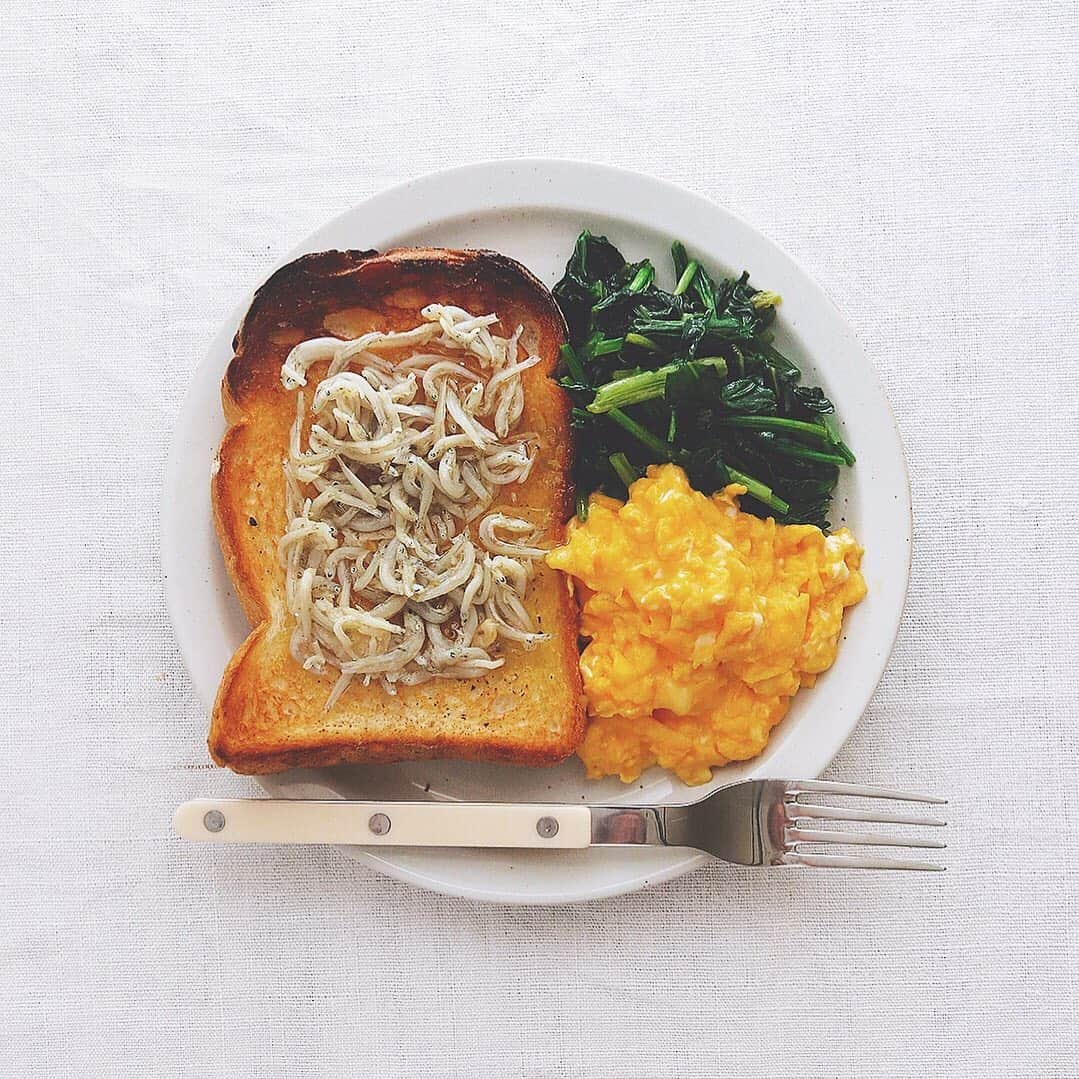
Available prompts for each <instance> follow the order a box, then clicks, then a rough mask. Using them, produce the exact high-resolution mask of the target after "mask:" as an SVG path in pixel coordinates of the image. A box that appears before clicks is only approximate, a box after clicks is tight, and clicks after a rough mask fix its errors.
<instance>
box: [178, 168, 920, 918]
mask: <svg viewBox="0 0 1079 1079" xmlns="http://www.w3.org/2000/svg"><path fill="white" fill-rule="evenodd" d="M583 226H588V227H589V228H590V229H592V230H593V231H594V232H599V233H605V234H606V235H608V236H609V237H610V238H611V239H612V240H613V241H614V242H615V243H616V244H617V245H618V247H620V248H621V249H622V251H623V252H624V253H625V255H626V257H627V258H628V259H631V260H636V259H639V258H642V257H644V256H649V257H650V258H652V260H653V261H654V262H655V263H656V265H657V267H659V268H660V272H661V273H662V272H663V271H664V270H665V269H666V270H667V272H668V275H669V254H668V251H669V246H670V241H671V239H672V238H673V237H679V238H681V239H682V240H684V241H685V243H686V244H687V245H688V246H689V248H690V250H691V251H692V252H693V254H694V255H695V256H697V257H700V258H702V259H703V260H704V261H705V263H706V265H708V267H709V268H710V269H711V270H712V271H713V272H717V273H730V272H739V271H741V270H742V269H743V268H746V269H749V270H750V271H751V272H752V274H753V280H754V281H755V282H756V283H757V284H758V285H759V286H762V287H765V288H769V289H773V290H774V291H776V292H779V293H781V294H782V296H783V305H782V307H781V308H780V317H779V319H778V335H777V336H778V343H779V345H780V347H781V348H782V349H783V351H784V352H786V353H787V354H788V355H790V356H791V357H792V359H794V360H795V361H796V362H798V363H800V364H802V365H803V367H804V370H805V372H806V376H807V381H809V382H813V383H818V382H819V383H820V384H821V385H823V387H824V389H825V391H826V392H827V393H828V395H829V396H830V397H831V398H832V400H833V401H834V402H835V404H836V409H837V412H838V414H839V416H840V417H841V418H842V421H843V427H844V429H845V435H846V440H847V442H848V443H849V444H850V445H851V446H852V447H853V449H854V452H855V453H856V454H857V455H858V463H857V465H856V466H855V467H854V468H853V469H850V470H845V471H844V476H843V480H842V482H841V487H840V489H839V492H838V494H837V498H836V502H835V504H834V508H833V511H832V520H833V523H836V524H838V523H846V524H849V525H850V526H851V527H852V528H853V530H854V532H855V534H856V535H857V536H858V537H859V539H860V540H861V541H862V542H863V543H864V545H865V547H866V556H865V562H864V570H865V574H866V579H867V581H868V584H869V596H868V598H867V599H866V600H865V601H864V602H863V603H861V604H860V605H859V606H857V607H856V608H854V609H853V610H852V611H851V612H850V613H849V614H848V615H847V619H846V625H845V630H844V635H843V636H844V641H843V644H842V646H841V648H840V650H839V657H838V659H837V661H836V663H835V666H834V667H833V668H832V669H831V671H829V672H828V673H827V674H826V675H825V676H824V677H823V678H821V679H820V681H819V682H818V683H817V685H816V686H815V687H814V688H813V689H811V690H807V691H805V692H803V693H801V694H799V695H798V696H797V697H796V698H795V701H794V705H793V707H792V708H791V711H790V714H789V715H788V716H787V717H786V718H785V719H784V720H783V722H782V723H781V724H780V725H779V727H778V728H777V729H776V730H775V732H774V734H773V736H772V740H771V742H770V744H769V746H768V748H767V750H766V751H765V753H764V754H763V755H762V756H760V757H758V758H757V759H756V760H752V761H748V762H746V763H744V764H740V765H730V766H728V767H727V768H724V769H722V770H721V771H720V772H718V773H717V774H716V777H715V780H714V782H713V786H715V785H719V784H723V783H729V782H731V781H734V780H738V779H743V778H749V777H756V776H772V777H784V776H793V777H801V778H804V777H808V776H816V775H819V774H820V772H821V771H822V770H823V769H824V768H825V766H826V765H827V764H828V762H829V761H830V760H831V759H832V757H833V756H834V755H835V754H836V752H837V751H838V750H839V748H840V746H841V745H842V744H843V742H844V740H845V739H846V738H847V736H848V735H849V734H850V732H851V731H852V730H853V729H854V727H855V725H856V724H857V722H858V719H859V717H860V716H861V714H862V711H863V710H864V708H865V706H866V704H867V703H868V702H869V699H870V697H871V695H872V693H873V690H874V688H875V687H876V684H877V681H878V679H879V678H880V676H881V673H882V671H883V670H884V665H885V663H886V661H887V659H888V655H889V653H890V652H891V648H892V643H893V641H894V639H895V635H896V631H897V629H898V626H899V620H900V617H901V614H902V609H903V602H904V597H905V595H906V588H907V576H908V571H909V566H910V542H911V512H910V492H909V486H908V481H907V474H906V465H905V462H904V460H903V450H902V446H901V444H900V440H899V435H898V432H897V431H896V427H895V422H894V420H893V418H892V415H891V412H890V410H889V408H888V403H887V401H886V400H885V397H884V394H883V392H882V390H881V387H880V384H879V382H878V381H877V377H876V375H875V373H874V371H873V368H872V366H871V365H870V363H869V361H868V360H867V358H866V356H865V354H864V353H863V351H862V349H861V347H860V346H859V344H858V342H857V340H856V339H855V337H854V334H853V333H852V331H851V329H850V327H849V326H848V325H847V323H846V322H845V321H844V319H843V317H842V315H840V313H839V312H838V311H837V310H836V308H835V307H834V306H833V305H832V303H831V301H830V300H829V299H828V298H827V297H826V296H825V295H824V293H823V292H822V291H821V290H820V288H819V287H818V286H817V285H816V284H814V283H813V281H812V279H811V278H810V277H809V276H808V274H806V272H805V271H804V270H803V269H801V268H800V267H799V266H798V265H797V264H796V263H795V262H794V261H793V260H792V259H791V258H790V257H789V256H788V255H786V254H784V253H783V252H782V251H781V250H779V248H777V247H776V246H775V245H774V244H773V243H771V241H769V240H767V239H765V238H764V237H763V236H761V235H760V233H758V232H756V231H755V230H754V229H753V228H752V227H751V226H749V225H748V224H746V223H745V222H744V221H741V220H740V219H739V218H737V217H735V216H734V215H732V214H730V213H728V212H727V211H726V210H723V209H721V208H720V207H718V206H715V205H713V204H712V203H710V202H707V201H706V200H705V199H703V198H700V197H699V196H697V195H693V194H691V193H689V192H688V191H684V190H682V189H681V188H678V187H674V186H672V185H670V184H667V183H664V182H661V181H659V180H655V179H651V178H649V177H645V176H639V175H637V174H635V173H630V172H625V171H622V170H619V169H613V168H608V167H605V166H599V165H590V164H584V163H579V162H569V161H542V160H538V161H537V160H530V161H499V162H490V163H487V164H481V165H470V166H467V167H465V168H460V169H454V170H451V171H448V172H442V173H437V174H434V175H430V176H425V177H422V178H421V179H418V180H414V181H412V182H411V183H407V184H403V185H402V186H400V187H396V188H393V189H392V190H390V191H386V192H384V193H383V194H381V195H378V196H376V197H375V198H372V199H370V200H368V201H367V202H364V203H362V204H361V205H359V206H357V207H355V208H354V209H352V210H350V211H348V213H345V214H343V215H342V216H341V217H338V218H337V219H336V220H334V221H331V222H330V223H329V224H327V225H325V226H324V227H323V228H321V229H319V230H318V231H317V232H315V233H314V234H312V235H311V236H309V237H308V238H307V240H305V241H304V242H303V243H302V244H301V245H300V246H299V247H298V248H296V250H294V251H292V252H291V253H290V254H289V255H288V256H287V258H286V259H284V260H283V261H289V260H291V259H293V258H296V257H297V256H298V255H302V254H306V253H308V252H311V251H322V250H326V249H328V248H379V249H385V248H389V247H395V246H399V245H407V244H423V245H432V246H444V247H483V248H491V249H493V250H496V251H501V252H503V253H505V254H507V255H510V256H512V257H513V258H516V259H519V260H520V261H521V262H522V263H524V265H525V266H527V267H529V269H531V270H532V271H533V272H535V273H536V274H537V275H538V276H539V277H540V278H541V279H542V280H544V281H545V282H547V283H548V284H554V282H555V281H557V280H558V278H559V277H560V276H561V273H562V269H563V266H564V264H565V260H566V258H567V257H568V255H569V252H570V250H571V248H572V246H573V241H574V238H575V237H576V235H577V233H578V232H579V231H580V229H581V228H582V227H583ZM253 284H257V282H256V283H253ZM252 291H254V290H253V289H252ZM249 300H250V297H247V298H245V299H244V301H243V303H242V304H241V305H240V306H239V307H238V308H237V311H236V313H235V315H234V316H233V317H232V318H230V319H229V320H228V322H227V323H226V324H225V325H224V326H222V327H221V331H220V332H219V333H218V335H217V337H216V338H215V339H214V341H213V343H212V345H211V346H210V349H209V352H208V353H207V355H206V357H205V359H204V360H203V362H202V364H201V366H200V367H199V369H198V371H197V372H196V374H195V378H194V381H193V383H192V385H191V389H190V391H189V392H188V395H187V397H186V399H185V401H184V404H183V407H182V409H181V412H180V416H179V421H178V423H177V427H176V431H175V435H174V438H173V443H172V449H171V455H170V460H169V467H168V472H167V479H166V490H165V497H164V502H163V507H162V563H163V568H164V573H165V592H166V598H167V601H168V607H169V612H170V614H171V616H172V621H173V625H174V627H175V630H176V636H177V639H178V641H179V644H180V649H181V651H182V653H183V656H184V659H185V661H186V663H187V667H188V670H189V671H190V673H191V677H192V679H193V681H194V683H195V688H196V690H197V691H198V693H199V696H200V697H201V698H202V700H203V701H204V702H205V704H206V706H207V708H209V707H210V705H211V704H212V702H213V698H214V694H215V692H216V690H217V684H218V681H219V679H220V677H221V672H222V670H223V669H224V666H225V664H226V662H227V661H228V659H229V657H230V656H231V655H232V653H233V651H234V650H235V649H236V648H237V647H238V646H239V644H240V643H241V641H242V640H243V639H244V637H245V636H246V634H247V625H246V623H245V621H244V618H243V615H242V614H241V612H240V609H239V606H238V604H237V602H236V600H235V598H234V596H233V593H232V588H231V586H230V584H229V580H228V577H227V575H226V573H225V567H224V564H223V562H222V559H221V555H220V552H219V550H218V546H217V540H216V538H215V535H214V529H213V522H212V520H211V515H210V501H209V475H210V464H211V460H212V458H213V454H214V451H215V449H216V447H217V443H218V441H219V439H220V438H221V435H222V434H223V432H224V420H223V418H222V415H221V406H220V401H219V397H218V391H219V385H220V381H221V376H222V374H223V373H224V371H225V367H226V366H227V364H228V362H229V359H230V358H231V355H232V348H231V345H232V337H233V334H234V332H235V330H236V326H237V324H238V323H239V320H240V318H241V316H242V314H243V312H244V311H245V310H246V308H247V306H248V303H249ZM261 782H262V785H263V786H264V787H265V788H266V790H267V791H268V792H269V793H270V794H272V795H275V796H278V797H289V798H310V797H322V798H325V797H333V796H335V795H336V796H340V797H353V798H365V797H366V798H382V799H390V798H397V799H418V798H439V799H477V800H484V801H570V802H613V801H620V800H621V801H628V800H634V801H637V800H639V801H648V802H663V801H667V800H670V801H675V800H685V799H686V798H687V797H688V798H699V797H701V796H703V795H704V794H706V793H707V792H708V791H709V790H710V789H711V787H710V786H709V787H693V788H687V787H685V786H684V785H683V784H682V783H680V782H679V781H677V780H673V779H671V778H670V777H669V776H668V775H666V774H665V773H663V772H661V771H659V770H658V769H654V770H652V771H651V772H649V773H647V774H646V775H644V776H643V777H642V778H641V780H640V781H639V782H638V783H634V784H632V785H631V786H630V787H628V788H627V787H625V786H624V785H622V784H621V783H619V782H617V781H616V780H608V781H603V782H589V781H586V780H585V778H584V771H583V769H582V767H581V765H580V763H579V762H578V761H577V760H576V759H574V760H571V761H569V762H567V763H565V764H563V765H561V766H559V767H557V768H552V769H522V768H512V767H509V766H500V765H477V764H470V763H463V762H454V761H419V762H409V763H404V764H396V765H381V766H368V767H352V768H335V769H323V770H319V771H304V772H290V773H285V774H282V775H277V776H267V777H263V778H262V780H261ZM342 850H343V851H344V853H345V854H347V855H348V856H349V857H352V858H357V859H359V860H361V861H364V862H367V863H368V864H369V865H372V866H374V867H375V868H377V869H380V870H382V871H383V872H385V873H389V874H390V875H392V876H394V877H398V878H400V879H401V880H406V881H409V882H411V883H413V884H417V885H420V886H422V887H425V888H431V889H434V890H436V891H440V892H444V893H448V894H453V895H460V896H468V897H472V898H477V899H488V900H494V901H499V902H511V903H564V902H572V901H576V900H581V899H590V898H596V897H600V896H605V895H615V894H619V893H622V892H629V891H633V890H635V889H638V888H643V887H645V886H647V885H649V884H654V883H657V882H659V881H663V880H669V879H670V878H672V877H676V876H679V875H680V874H682V873H685V872H687V871H688V870H690V869H692V868H694V867H695V866H697V865H700V864H702V863H703V862H704V861H705V858H704V857H703V856H701V855H696V854H692V853H690V852H687V851H685V850H673V849H644V850H609V849H606V850H605V849H596V850H591V851H582V852H554V851H550V852H548V851H527V852H514V851H508V852H506V851H467V850H465V851H445V850H418V849H401V850H392V849H391V850H385V849H384V850H381V851H379V852H377V853H373V852H370V851H365V850H363V849H362V848H360V847H345V848H342Z"/></svg>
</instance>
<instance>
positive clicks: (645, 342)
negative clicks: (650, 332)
mask: <svg viewBox="0 0 1079 1079" xmlns="http://www.w3.org/2000/svg"><path fill="white" fill-rule="evenodd" d="M622 340H623V341H624V342H625V343H626V344H627V345H636V346H637V347H638V348H646V349H648V351H649V352H658V351H659V345H657V344H656V343H655V341H653V340H652V338H651V337H645V336H644V334H641V333H627V334H626V336H625V337H623V338H622Z"/></svg>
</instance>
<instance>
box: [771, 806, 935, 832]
mask: <svg viewBox="0 0 1079 1079" xmlns="http://www.w3.org/2000/svg"><path fill="white" fill-rule="evenodd" d="M787 812H788V814H789V815H790V816H791V817H792V818H794V819H795V820H804V819H805V818H807V817H808V818H811V819H814V820H855V821H861V822H863V823H866V824H911V825H918V826H920V825H924V826H926V827H928V828H943V827H944V826H945V824H946V823H947V822H946V821H942V820H938V819H937V818H936V817H920V816H907V815H906V814H903V813H887V812H885V811H884V810H879V809H840V808H839V807H838V806H816V805H806V804H804V803H802V802H789V803H788V804H787Z"/></svg>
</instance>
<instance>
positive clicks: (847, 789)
mask: <svg viewBox="0 0 1079 1079" xmlns="http://www.w3.org/2000/svg"><path fill="white" fill-rule="evenodd" d="M787 793H788V794H850V795H854V796H856V797H859V798H893V799H895V801H897V802H927V803H928V804H930V805H938V806H943V805H947V804H948V799H947V798H937V797H936V796H935V795H933V794H914V793H912V792H910V791H892V790H888V788H887V787H863V786H862V785H861V784H860V783H829V782H828V781H826V780H820V779H795V780H792V781H791V782H790V783H788V784H787Z"/></svg>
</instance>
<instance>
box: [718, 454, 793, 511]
mask: <svg viewBox="0 0 1079 1079" xmlns="http://www.w3.org/2000/svg"><path fill="white" fill-rule="evenodd" d="M727 471H728V472H729V473H730V477H731V480H732V481H733V482H734V483H740V484H741V485H742V486H743V487H744V488H745V489H746V494H750V495H752V496H753V497H754V498H755V499H756V500H757V501H758V502H763V503H764V504H765V505H766V506H767V507H768V508H769V509H771V510H775V511H776V513H780V514H786V513H789V512H790V504H789V503H787V502H784V501H783V499H782V498H780V497H779V495H777V494H776V493H775V492H774V491H773V490H772V488H771V487H769V486H768V485H767V484H764V483H761V481H760V480H755V479H754V478H753V477H752V476H747V475H746V474H745V473H744V472H739V471H738V470H737V469H736V468H731V467H730V466H728V467H727Z"/></svg>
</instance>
